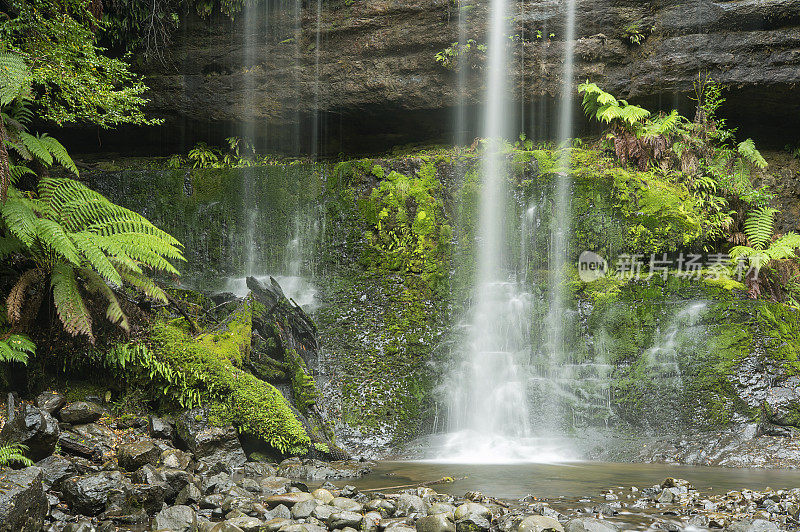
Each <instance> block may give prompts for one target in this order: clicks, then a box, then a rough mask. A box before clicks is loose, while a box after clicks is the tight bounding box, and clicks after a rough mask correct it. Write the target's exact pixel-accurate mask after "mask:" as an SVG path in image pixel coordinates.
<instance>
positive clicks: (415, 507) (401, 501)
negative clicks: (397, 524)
mask: <svg viewBox="0 0 800 532" xmlns="http://www.w3.org/2000/svg"><path fill="white" fill-rule="evenodd" d="M396 514H397V515H399V516H404V515H405V516H408V515H412V514H415V515H416V516H417V517H425V516H426V515H428V504H427V503H426V502H425V501H423V500H422V498H421V497H418V496H416V495H411V494H409V493H403V494H402V495H400V497H398V498H397V510H396Z"/></svg>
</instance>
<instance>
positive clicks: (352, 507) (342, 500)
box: [331, 497, 364, 513]
mask: <svg viewBox="0 0 800 532" xmlns="http://www.w3.org/2000/svg"><path fill="white" fill-rule="evenodd" d="M331 505H333V506H335V507H336V508H339V509H340V510H344V511H346V512H356V513H360V512H362V511H363V510H364V505H363V504H361V503H360V502H358V501H354V500H353V499H348V498H347V497H334V498H333V500H332V501H331Z"/></svg>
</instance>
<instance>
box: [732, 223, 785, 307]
mask: <svg viewBox="0 0 800 532" xmlns="http://www.w3.org/2000/svg"><path fill="white" fill-rule="evenodd" d="M777 212H778V211H777V209H773V208H771V207H759V208H756V209H753V210H752V211H750V213H749V214H748V215H747V220H746V221H745V223H744V235H745V238H746V243H745V244H744V245H739V246H735V247H733V248H731V250H730V256H731V260H733V261H735V262H739V261H743V262H744V265H746V266H747V267H749V271H748V272H747V275H746V277H745V283H746V284H747V287H748V290H749V292H750V295H751V297H754V298H755V297H759V296H760V295H762V294H766V295H768V296H769V297H770V298H771V299H774V300H776V301H781V300H782V299H783V297H784V295H785V294H784V290H783V289H782V287H783V286H785V285H787V284H789V283H790V282H793V280H794V279H795V278H797V276H798V274H800V268H798V264H797V262H796V260H797V258H798V255H797V249H798V248H800V235H798V234H797V233H792V232H790V233H786V234H785V235H775V234H773V233H774V218H775V213H777Z"/></svg>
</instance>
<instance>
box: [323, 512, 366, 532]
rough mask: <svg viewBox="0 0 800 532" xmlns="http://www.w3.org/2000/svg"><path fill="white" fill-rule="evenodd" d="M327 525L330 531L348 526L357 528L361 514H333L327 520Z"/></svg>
mask: <svg viewBox="0 0 800 532" xmlns="http://www.w3.org/2000/svg"><path fill="white" fill-rule="evenodd" d="M328 525H330V527H331V528H332V529H336V528H345V527H348V526H349V527H353V528H358V527H359V526H360V525H361V514H358V513H356V512H334V513H332V514H331V516H330V517H329V518H328Z"/></svg>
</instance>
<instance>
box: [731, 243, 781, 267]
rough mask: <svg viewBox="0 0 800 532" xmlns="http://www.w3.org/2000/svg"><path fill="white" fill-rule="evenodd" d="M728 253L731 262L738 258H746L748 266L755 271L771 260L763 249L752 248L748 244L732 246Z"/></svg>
mask: <svg viewBox="0 0 800 532" xmlns="http://www.w3.org/2000/svg"><path fill="white" fill-rule="evenodd" d="M728 254H729V255H730V257H731V261H733V262H736V261H737V260H738V259H739V258H746V259H747V261H748V262H749V264H750V267H751V268H753V269H755V270H756V271H759V270H761V268H763V267H764V265H766V264H767V263H768V262H769V261H770V260H772V259H771V258H770V256H769V255H768V254H767V253H766V252H765V251H764V250H759V249H754V248H751V247H750V246H734V247H732V248H731V250H730V251H729V252H728Z"/></svg>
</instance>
